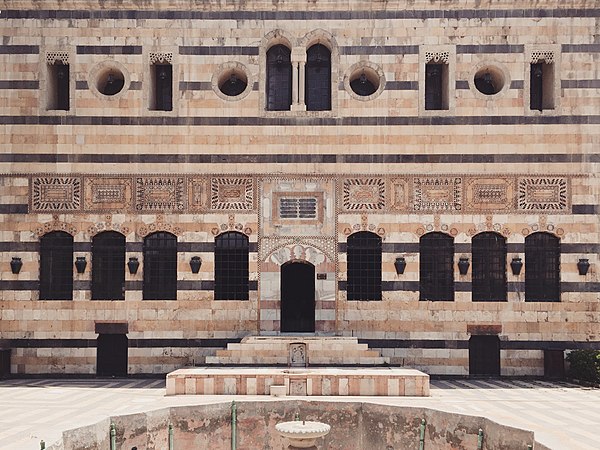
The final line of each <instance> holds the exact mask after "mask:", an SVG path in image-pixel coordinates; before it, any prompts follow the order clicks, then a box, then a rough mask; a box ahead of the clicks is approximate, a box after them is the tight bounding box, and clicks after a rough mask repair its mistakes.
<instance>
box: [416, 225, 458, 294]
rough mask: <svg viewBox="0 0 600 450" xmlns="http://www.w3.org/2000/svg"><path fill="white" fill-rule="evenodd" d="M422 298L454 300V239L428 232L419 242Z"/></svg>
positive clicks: (442, 234)
mask: <svg viewBox="0 0 600 450" xmlns="http://www.w3.org/2000/svg"><path fill="white" fill-rule="evenodd" d="M419 260H420V265H419V274H420V275H419V279H420V281H419V289H420V299H421V300H449V301H452V300H454V239H453V238H452V237H451V236H448V235H447V234H444V233H427V234H424V235H423V236H421V240H420V242H419Z"/></svg>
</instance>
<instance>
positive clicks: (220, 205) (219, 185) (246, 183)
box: [210, 177, 254, 211]
mask: <svg viewBox="0 0 600 450" xmlns="http://www.w3.org/2000/svg"><path fill="white" fill-rule="evenodd" d="M210 207H211V209H213V210H217V211H222V210H226V211H251V210H253V209H254V179H253V178H251V177H231V178H229V177H228V178H226V177H213V178H211V180H210Z"/></svg>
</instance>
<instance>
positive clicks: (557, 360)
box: [544, 350, 565, 380]
mask: <svg viewBox="0 0 600 450" xmlns="http://www.w3.org/2000/svg"><path fill="white" fill-rule="evenodd" d="M544 376H545V377H546V378H552V379H555V380H562V379H564V378H565V352H564V351H562V350H544Z"/></svg>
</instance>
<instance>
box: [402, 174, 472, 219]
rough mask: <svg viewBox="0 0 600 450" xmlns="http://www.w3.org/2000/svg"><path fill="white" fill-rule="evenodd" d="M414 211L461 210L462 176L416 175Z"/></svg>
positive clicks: (414, 180)
mask: <svg viewBox="0 0 600 450" xmlns="http://www.w3.org/2000/svg"><path fill="white" fill-rule="evenodd" d="M413 210H414V211H461V210H462V178H461V177H414V178H413Z"/></svg>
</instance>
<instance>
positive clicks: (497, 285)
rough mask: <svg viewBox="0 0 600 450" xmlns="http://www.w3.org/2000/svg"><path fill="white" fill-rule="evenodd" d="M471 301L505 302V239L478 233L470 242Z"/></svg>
mask: <svg viewBox="0 0 600 450" xmlns="http://www.w3.org/2000/svg"><path fill="white" fill-rule="evenodd" d="M471 248H472V250H471V251H472V258H473V269H472V275H473V279H472V299H473V301H482V302H486V301H487V302H499V301H502V302H505V301H506V239H505V238H504V237H503V236H501V235H499V234H497V233H480V234H478V235H476V236H474V237H473V241H472V247H471Z"/></svg>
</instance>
